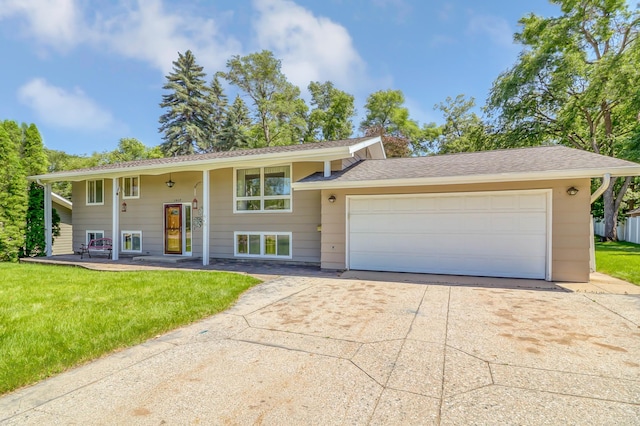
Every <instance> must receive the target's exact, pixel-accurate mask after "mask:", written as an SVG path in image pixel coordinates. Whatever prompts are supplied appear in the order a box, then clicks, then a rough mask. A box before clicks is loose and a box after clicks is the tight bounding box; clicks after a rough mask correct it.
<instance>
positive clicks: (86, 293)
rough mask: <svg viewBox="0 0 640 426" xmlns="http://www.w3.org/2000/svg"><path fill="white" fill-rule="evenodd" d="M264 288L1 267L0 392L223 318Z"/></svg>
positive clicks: (199, 274) (181, 274)
mask: <svg viewBox="0 0 640 426" xmlns="http://www.w3.org/2000/svg"><path fill="white" fill-rule="evenodd" d="M258 282H259V281H258V280H257V279H255V278H253V277H249V276H246V275H239V274H233V273H223V272H206V271H137V272H103V271H101V272H99V271H89V270H85V269H81V268H70V267H65V266H51V265H36V264H9V263H0V394H3V393H6V392H8V391H11V390H13V389H16V388H18V387H21V386H24V385H27V384H29V383H34V382H36V381H38V380H41V379H44V378H45V377H49V376H51V375H54V374H56V373H59V372H61V371H64V370H65V369H68V368H70V367H72V366H74V365H78V364H80V363H83V362H86V361H89V360H92V359H95V358H98V357H100V356H101V355H103V354H105V353H109V352H111V351H114V350H116V349H120V348H124V347H128V346H132V345H135V344H138V343H141V342H144V341H145V340H147V339H149V338H151V337H154V336H156V335H158V334H160V333H164V332H166V331H169V330H172V329H174V328H176V327H178V326H180V325H184V324H188V323H190V322H193V321H195V320H198V319H201V318H204V317H207V316H209V315H212V314H215V313H217V312H220V311H222V310H224V309H226V308H228V307H229V306H230V305H231V304H232V303H233V302H234V301H235V300H236V299H237V298H238V296H239V295H240V294H241V293H242V292H243V291H245V290H246V289H248V288H249V287H251V286H253V285H255V284H257V283H258Z"/></svg>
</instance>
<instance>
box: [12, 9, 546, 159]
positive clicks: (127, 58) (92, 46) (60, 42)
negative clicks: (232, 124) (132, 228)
mask: <svg viewBox="0 0 640 426" xmlns="http://www.w3.org/2000/svg"><path fill="white" fill-rule="evenodd" d="M530 12H533V13H536V14H539V15H543V16H553V15H558V14H559V9H558V8H557V6H554V5H551V4H550V3H548V2H547V1H546V0H527V1H505V0H484V1H472V0H449V1H447V0H445V1H430V0H323V1H320V0H296V1H292V0H218V1H212V0H199V1H194V0H191V1H177V0H172V1H169V0H164V1H162V0H139V1H135V0H101V1H89V0H29V1H25V0H0V55H1V56H0V57H2V58H3V66H2V71H0V72H1V76H2V78H0V119H11V120H16V121H18V122H27V123H35V124H36V125H37V126H38V128H39V129H40V132H41V133H42V136H43V139H44V142H45V145H46V146H47V147H48V148H51V149H57V150H63V151H66V152H68V153H73V154H89V153H91V152H94V151H107V150H113V149H114V148H115V147H116V146H117V144H118V141H119V139H120V138H123V137H134V138H137V139H139V140H140V141H142V142H143V143H145V144H146V145H149V146H153V145H158V144H160V143H161V142H162V140H161V135H160V134H159V133H158V131H157V129H158V117H159V116H160V115H161V113H162V110H161V109H160V108H159V106H158V104H159V102H160V101H161V97H162V94H163V90H162V86H163V84H164V82H165V75H166V74H167V73H168V72H170V70H171V67H172V61H174V60H175V59H176V58H177V56H178V55H177V52H184V51H186V50H188V49H191V50H192V51H193V52H194V54H195V56H196V60H197V61H198V63H199V64H200V65H202V66H204V68H205V71H206V72H207V74H208V75H213V74H214V73H215V72H216V71H222V70H225V63H226V61H227V59H229V57H231V56H232V55H236V54H239V55H245V54H249V53H252V52H256V51H260V50H262V49H268V50H271V51H273V52H274V54H275V56H276V57H278V58H279V59H281V60H282V69H283V71H284V73H285V74H286V75H287V77H288V79H289V80H290V81H291V82H293V83H295V84H297V85H298V86H299V87H300V88H301V89H302V92H303V96H304V97H305V98H308V93H307V90H306V87H307V85H308V84H309V82H310V81H326V80H331V81H333V82H334V84H335V85H336V86H337V87H338V88H340V89H342V90H345V91H347V92H349V93H351V94H353V95H354V96H355V97H356V107H357V108H358V112H359V114H360V115H359V117H358V119H357V121H356V127H357V125H358V122H359V120H360V119H361V118H362V114H363V108H362V107H363V105H364V102H365V100H366V97H367V96H368V95H369V94H371V93H373V92H375V91H377V90H383V89H400V90H402V91H403V93H404V94H405V97H406V99H407V102H406V106H408V108H409V110H410V113H411V116H412V118H414V119H416V120H417V121H419V122H420V123H425V122H432V121H433V122H436V123H439V122H440V121H441V117H440V114H439V113H438V111H435V110H434V108H433V107H434V105H435V104H437V103H439V102H442V101H444V100H445V99H446V97H447V96H451V97H455V96H456V95H458V94H460V93H463V94H465V95H467V96H473V97H475V98H476V101H477V103H478V104H480V105H482V104H483V103H484V101H485V99H486V97H487V94H488V91H489V89H490V87H491V84H492V82H493V81H494V80H495V78H496V77H497V76H498V74H499V73H500V72H502V71H504V70H506V69H507V68H508V67H509V66H510V65H511V64H513V63H514V61H515V60H516V58H517V55H518V53H519V52H520V46H518V45H516V44H514V43H513V42H512V35H513V33H514V32H516V31H517V30H518V19H519V18H520V17H522V16H524V15H526V14H528V13H530ZM228 94H229V95H231V93H230V92H229V93H228Z"/></svg>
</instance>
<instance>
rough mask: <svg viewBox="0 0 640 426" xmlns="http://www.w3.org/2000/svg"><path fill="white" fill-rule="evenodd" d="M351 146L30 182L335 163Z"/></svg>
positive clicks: (72, 172)
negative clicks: (280, 164)
mask: <svg viewBox="0 0 640 426" xmlns="http://www.w3.org/2000/svg"><path fill="white" fill-rule="evenodd" d="M352 155H353V154H352V153H351V152H350V147H349V146H340V147H334V148H320V149H310V150H304V151H295V152H277V153H269V154H256V155H247V156H242V157H231V158H213V159H205V160H192V161H184V162H175V163H170V164H162V163H160V164H149V165H141V166H134V167H114V168H110V169H96V170H91V169H90V170H70V171H68V172H60V173H55V174H53V173H52V174H45V175H37V176H29V177H28V178H27V179H29V180H34V181H40V182H44V183H48V182H60V181H71V182H78V181H82V180H86V179H107V178H114V177H120V176H130V175H162V174H166V173H177V172H183V171H204V170H215V169H222V168H227V167H254V166H264V165H271V164H278V163H291V162H296V161H332V160H339V159H342V158H347V157H351V156H352Z"/></svg>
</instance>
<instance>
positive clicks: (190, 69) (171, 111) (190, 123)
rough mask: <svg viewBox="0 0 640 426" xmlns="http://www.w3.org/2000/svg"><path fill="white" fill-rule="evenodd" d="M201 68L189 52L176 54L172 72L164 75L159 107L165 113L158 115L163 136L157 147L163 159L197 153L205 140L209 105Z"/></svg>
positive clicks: (207, 91)
mask: <svg viewBox="0 0 640 426" xmlns="http://www.w3.org/2000/svg"><path fill="white" fill-rule="evenodd" d="M204 77H205V73H204V71H203V68H202V67H201V66H199V65H198V64H196V60H195V57H194V56H193V53H191V51H190V50H187V51H186V52H185V53H184V55H183V54H181V53H178V60H177V61H174V62H173V71H172V72H171V73H170V74H169V75H167V77H166V78H167V83H166V84H165V85H164V86H163V89H165V90H169V91H170V93H168V94H165V95H162V102H161V103H160V107H161V108H167V109H168V111H167V112H166V113H165V114H163V115H162V116H160V120H159V121H160V128H159V131H160V132H162V133H164V136H163V137H162V139H163V140H164V142H163V143H162V144H161V145H160V149H161V150H162V152H163V154H164V155H165V156H173V155H188V154H193V153H194V152H196V151H200V150H201V148H202V146H203V144H204V143H205V141H206V139H207V134H208V128H209V117H210V116H211V106H210V105H209V103H208V97H209V96H208V93H209V89H208V87H207V86H206V83H205V80H204Z"/></svg>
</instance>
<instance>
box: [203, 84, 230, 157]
mask: <svg viewBox="0 0 640 426" xmlns="http://www.w3.org/2000/svg"><path fill="white" fill-rule="evenodd" d="M209 105H210V106H211V116H210V117H209V129H208V137H207V144H206V146H204V147H203V151H205V152H219V151H227V149H225V148H224V145H223V144H221V143H220V133H221V132H222V127H223V125H224V123H225V121H226V119H227V109H228V108H229V101H228V99H227V95H226V94H225V93H224V89H223V88H222V85H221V84H220V80H219V79H218V76H215V77H214V78H213V80H211V87H210V89H209Z"/></svg>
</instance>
